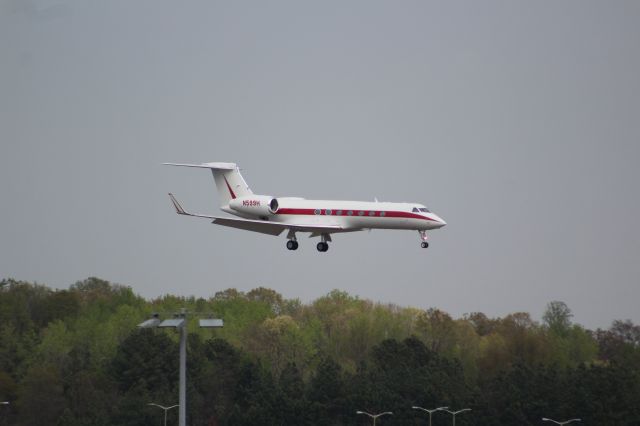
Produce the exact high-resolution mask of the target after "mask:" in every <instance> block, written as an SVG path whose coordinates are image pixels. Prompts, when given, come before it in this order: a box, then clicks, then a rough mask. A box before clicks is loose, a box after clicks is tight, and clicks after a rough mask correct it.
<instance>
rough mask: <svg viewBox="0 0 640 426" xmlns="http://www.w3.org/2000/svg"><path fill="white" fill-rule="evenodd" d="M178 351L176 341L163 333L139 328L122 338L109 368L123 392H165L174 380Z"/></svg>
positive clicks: (176, 374)
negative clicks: (138, 390) (137, 390)
mask: <svg viewBox="0 0 640 426" xmlns="http://www.w3.org/2000/svg"><path fill="white" fill-rule="evenodd" d="M178 355H179V354H178V345H177V344H176V343H175V342H173V341H172V340H171V339H170V338H169V337H168V336H167V335H166V334H165V333H162V332H157V331H155V330H150V329H139V330H136V331H135V332H134V333H132V334H131V335H130V336H129V337H128V338H127V339H126V340H125V341H124V342H122V344H121V345H120V347H119V348H118V351H117V352H116V355H115V357H114V358H113V360H112V361H111V366H110V372H111V375H112V377H113V379H114V380H115V381H116V383H118V388H119V389H120V390H121V391H123V392H127V391H129V390H130V389H132V388H138V389H140V388H143V389H145V390H147V391H153V392H154V393H155V392H163V391H165V392H169V391H170V390H171V389H173V388H174V386H175V383H176V382H177V380H178V373H179V371H178V368H177V366H178Z"/></svg>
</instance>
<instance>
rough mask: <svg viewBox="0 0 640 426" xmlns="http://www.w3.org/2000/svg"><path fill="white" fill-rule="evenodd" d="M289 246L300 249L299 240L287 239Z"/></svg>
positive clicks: (292, 248) (291, 248) (290, 248)
mask: <svg viewBox="0 0 640 426" xmlns="http://www.w3.org/2000/svg"><path fill="white" fill-rule="evenodd" d="M287 248H288V249H289V250H297V249H298V242H297V241H295V240H289V241H287Z"/></svg>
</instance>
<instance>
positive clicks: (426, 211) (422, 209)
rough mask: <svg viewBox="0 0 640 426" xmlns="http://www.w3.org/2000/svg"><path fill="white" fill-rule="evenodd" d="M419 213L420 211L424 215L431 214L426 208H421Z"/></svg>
mask: <svg viewBox="0 0 640 426" xmlns="http://www.w3.org/2000/svg"><path fill="white" fill-rule="evenodd" d="M420 211H421V212H425V213H431V212H430V211H429V209H428V208H426V207H422V208H420Z"/></svg>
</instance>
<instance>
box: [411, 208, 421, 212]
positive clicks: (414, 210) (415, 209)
mask: <svg viewBox="0 0 640 426" xmlns="http://www.w3.org/2000/svg"><path fill="white" fill-rule="evenodd" d="M411 211H412V212H414V213H420V210H418V208H417V207H414V208H413V210H411Z"/></svg>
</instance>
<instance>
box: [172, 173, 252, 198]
mask: <svg viewBox="0 0 640 426" xmlns="http://www.w3.org/2000/svg"><path fill="white" fill-rule="evenodd" d="M163 164H165V165H168V166H182V167H198V168H202V169H210V170H211V172H212V173H213V180H214V181H215V183H216V188H217V190H218V196H219V197H220V206H221V207H224V206H227V205H229V201H231V200H232V199H234V198H239V197H245V196H247V195H251V194H253V191H251V189H250V188H249V185H247V182H246V181H245V180H244V178H243V177H242V175H241V174H240V169H239V168H238V166H237V165H236V164H235V163H203V164H184V163H163Z"/></svg>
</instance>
